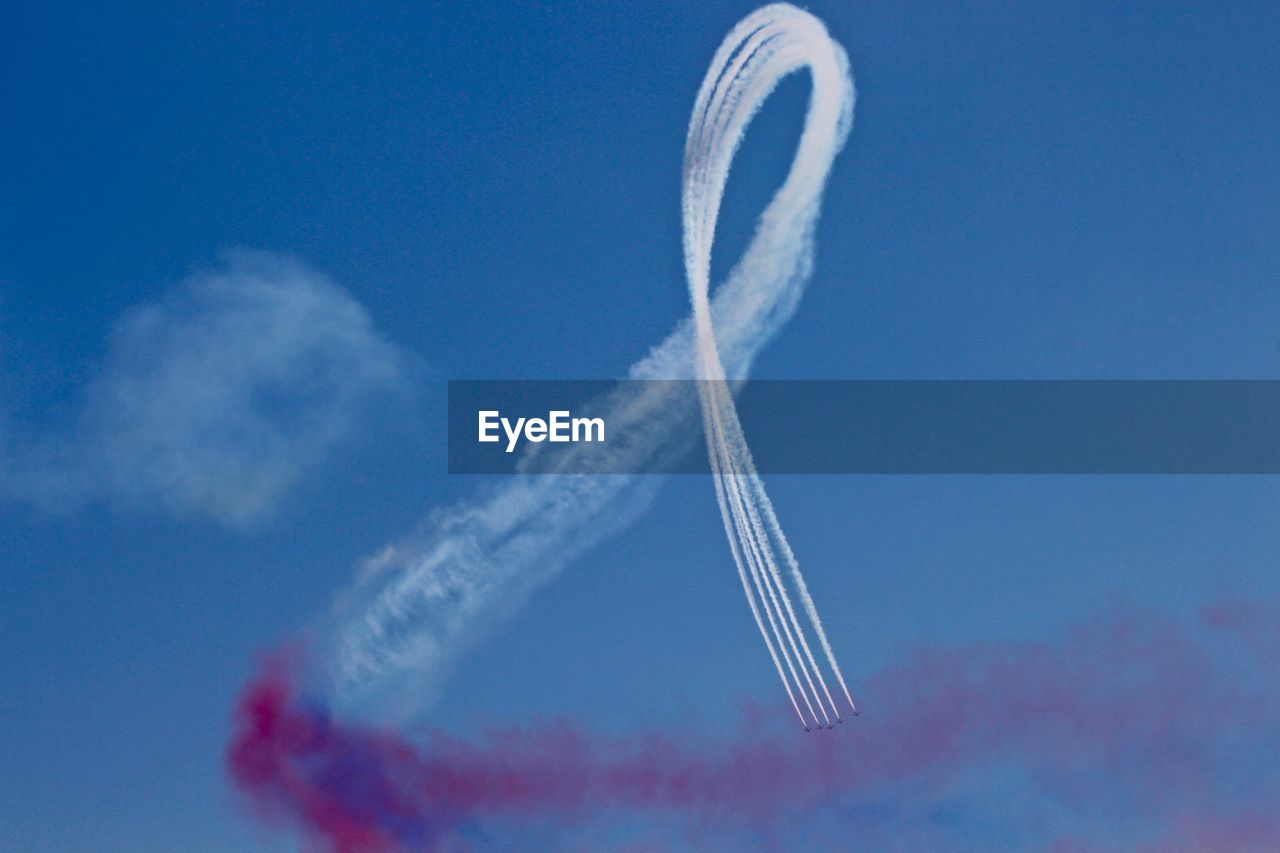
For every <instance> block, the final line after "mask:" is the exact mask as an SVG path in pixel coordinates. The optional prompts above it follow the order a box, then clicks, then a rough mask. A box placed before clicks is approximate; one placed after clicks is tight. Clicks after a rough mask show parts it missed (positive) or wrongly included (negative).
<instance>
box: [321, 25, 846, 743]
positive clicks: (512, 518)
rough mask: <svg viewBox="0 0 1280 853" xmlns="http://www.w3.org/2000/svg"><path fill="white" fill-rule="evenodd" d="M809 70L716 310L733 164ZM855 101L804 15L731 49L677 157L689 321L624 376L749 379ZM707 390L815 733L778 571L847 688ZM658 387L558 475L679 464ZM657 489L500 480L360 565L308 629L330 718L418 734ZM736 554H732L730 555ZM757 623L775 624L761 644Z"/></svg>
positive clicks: (669, 410)
mask: <svg viewBox="0 0 1280 853" xmlns="http://www.w3.org/2000/svg"><path fill="white" fill-rule="evenodd" d="M804 68H807V69H808V70H809V71H810V73H811V75H812V77H813V90H812V95H811V97H810V102H809V109H808V114H807V115H806V118H805V126H804V131H803V135H802V136H801V139H800V143H799V147H798V149H797V152H796V155H795V159H794V162H793V164H792V166H791V170H790V173H789V174H788V176H787V178H786V181H785V182H784V184H783V185H782V187H781V188H780V189H779V190H778V192H777V193H776V195H775V196H774V198H773V199H772V201H771V202H770V203H769V205H768V207H767V208H766V209H765V210H764V212H763V213H762V214H761V216H760V220H759V223H758V225H757V228H756V233H755V235H754V237H753V239H752V241H751V244H750V245H749V246H748V247H747V249H746V251H745V252H744V253H743V255H742V257H741V258H740V259H739V260H738V262H737V264H736V265H734V267H733V269H732V270H731V271H730V272H729V274H728V276H727V277H726V279H725V281H724V282H723V283H721V284H720V286H719V287H717V288H716V291H715V293H714V295H709V290H710V288H709V281H708V273H709V267H710V249H711V241H712V235H713V234H714V232H715V222H716V216H717V214H718V211H719V206H720V199H721V195H722V194H723V190H724V185H725V180H726V178H727V176H728V170H729V163H730V161H731V160H732V158H733V153H734V150H735V149H736V147H737V145H738V143H739V142H740V141H741V139H742V136H743V134H744V132H745V131H746V128H747V126H748V124H749V123H750V121H751V119H752V117H753V116H754V115H755V112H756V110H757V109H758V108H759V106H760V105H761V103H762V102H763V101H764V100H765V99H766V98H767V97H768V95H769V93H770V92H772V90H773V88H774V87H775V86H776V85H777V83H778V81H779V80H780V79H781V78H782V77H784V76H785V75H787V74H789V73H791V72H793V71H798V70H801V69H804ZM853 100H854V97H853V84H852V82H851V80H850V77H849V74H848V63H847V61H846V59H845V55H844V52H843V51H842V50H841V49H840V47H839V46H838V45H837V44H835V42H833V41H832V40H831V39H830V37H829V36H828V35H827V33H826V30H825V29H824V28H823V26H822V24H821V23H820V22H819V21H818V20H817V19H816V18H814V17H813V16H812V15H809V14H808V13H806V12H802V11H800V10H798V9H796V8H794V7H792V6H787V5H785V4H774V5H770V6H766V7H764V8H762V9H760V10H759V11H757V12H755V13H753V14H752V15H750V16H749V17H747V18H746V19H745V20H743V21H742V22H741V23H740V24H738V26H737V27H735V28H734V30H733V31H732V32H731V33H730V35H729V37H728V38H727V39H726V40H725V42H724V44H723V45H721V47H720V49H719V51H718V52H717V53H716V55H715V59H714V60H713V62H712V64H711V71H710V72H709V73H708V75H707V78H706V80H705V81H704V82H703V84H702V88H701V91H700V92H699V94H698V98H697V101H696V105H695V108H694V112H693V117H692V119H691V122H690V126H689V135H688V139H687V142H686V157H685V164H684V196H683V208H684V218H685V259H686V265H687V266H688V268H689V286H690V292H691V294H692V298H693V316H692V317H691V318H689V319H686V320H685V321H684V322H682V323H681V324H680V325H679V326H678V327H677V328H676V330H675V331H674V332H673V333H672V334H671V335H670V336H669V337H668V338H667V339H666V340H665V341H663V342H662V343H661V344H659V345H658V346H657V347H655V348H654V349H653V351H652V352H651V353H650V354H649V355H648V356H647V357H646V358H644V359H643V360H641V361H640V362H638V363H637V364H635V365H634V366H633V367H632V368H631V371H630V376H631V378H633V379H689V378H703V379H712V378H717V377H718V378H723V377H725V376H731V377H734V378H742V377H745V376H746V375H747V374H748V372H749V371H750V368H751V365H752V362H753V361H754V360H755V357H756V355H757V354H758V353H759V352H760V350H761V349H763V347H764V346H765V345H766V344H767V343H768V342H769V340H770V339H772V338H773V336H774V335H775V334H776V333H777V331H778V330H779V329H780V328H781V327H782V325H783V324H784V323H786V321H787V320H788V319H789V318H790V317H791V314H792V313H793V312H794V310H795V307H796V305H797V303H798V301H799V299H800V296H801V293H802V291H803V288H804V285H805V282H806V281H807V280H808V278H809V274H810V271H811V269H812V256H813V229H814V224H815V222H816V220H817V215H818V206H819V202H820V199H821V194H822V189H823V185H824V183H825V180H826V176H827V173H828V171H829V170H830V168H831V162H832V160H833V159H834V157H835V155H836V153H837V152H838V151H839V149H840V147H841V145H842V144H843V141H844V139H845V137H846V136H847V134H848V132H849V127H850V124H851V122H852V116H853ZM712 328H714V329H715V334H714V335H713V334H712V333H711V329H712ZM711 384H712V386H713V388H714V389H715V390H714V391H713V392H712V393H714V394H715V395H718V396H715V397H713V398H712V399H711V400H710V402H711V405H707V402H708V401H706V400H704V401H703V404H702V406H701V409H702V417H703V419H704V427H705V432H706V434H707V436H708V440H709V441H710V442H711V444H710V445H709V446H711V447H712V448H715V450H714V451H713V452H712V454H711V459H712V464H713V466H718V467H716V470H717V471H718V472H719V473H718V475H717V476H716V482H717V487H716V488H717V491H718V493H720V492H723V494H721V495H720V506H721V510H722V515H724V517H725V518H726V526H728V525H729V521H728V519H729V518H730V517H731V518H732V519H733V524H734V525H735V526H734V528H733V530H734V531H735V532H733V533H731V535H730V542H731V546H732V547H731V550H732V551H733V553H734V561H735V563H736V564H737V567H738V571H739V574H740V576H741V578H742V581H743V587H744V591H745V592H746V594H747V599H748V602H749V603H750V605H751V608H752V611H753V613H754V614H755V617H756V622H757V624H758V625H759V626H760V629H761V633H762V634H763V635H764V637H765V644H766V646H767V647H768V648H769V652H770V654H771V655H772V656H773V660H774V663H775V666H776V667H777V668H778V672H779V675H780V676H781V675H783V668H782V667H783V664H782V662H781V661H780V659H779V657H778V654H781V655H782V657H783V658H784V659H785V660H786V661H789V663H788V667H795V672H794V676H795V677H794V678H793V679H792V680H793V681H794V682H795V684H796V689H797V690H798V692H799V693H800V694H801V695H802V696H803V697H804V699H803V702H799V701H798V700H797V697H796V696H795V695H792V704H793V706H794V707H795V708H796V713H797V714H799V715H800V716H801V719H802V720H804V719H805V716H804V714H802V713H801V711H800V707H801V704H803V705H805V706H806V708H807V709H808V710H809V714H810V716H811V717H813V718H814V719H817V716H816V714H815V710H814V709H813V707H812V706H813V705H817V706H818V707H821V708H823V710H822V714H824V715H826V714H828V713H829V711H835V703H834V702H833V701H831V696H830V691H829V690H828V689H827V685H826V681H825V679H824V677H823V675H822V673H821V672H820V671H819V670H818V667H817V664H816V661H815V659H814V656H813V654H812V652H811V651H810V648H809V642H808V640H807V639H806V637H805V635H804V633H803V632H802V631H801V630H800V625H799V622H798V621H797V620H796V618H795V614H794V612H793V607H792V604H791V594H790V593H788V591H787V588H786V586H785V584H784V582H783V577H782V573H781V572H780V571H779V568H778V567H779V565H780V564H781V563H785V564H786V567H787V576H788V577H789V579H790V582H791V585H792V587H793V589H794V592H795V594H797V595H798V596H799V598H800V602H801V604H802V605H803V607H804V610H805V613H806V615H807V616H808V618H809V620H810V622H811V624H812V626H813V629H814V631H815V634H816V636H817V638H818V641H819V644H820V645H821V647H822V650H823V652H824V653H825V655H826V658H827V661H828V663H829V664H830V666H831V668H832V671H833V672H834V673H835V675H836V679H837V681H838V683H839V684H840V686H841V688H844V679H843V678H842V677H841V675H840V671H839V668H838V667H837V666H836V664H835V658H834V655H833V654H832V652H831V647H830V644H829V643H828V642H827V638H826V635H825V634H824V633H823V631H822V627H821V623H820V622H818V619H817V612H816V610H815V609H814V607H813V602H812V600H811V599H810V597H809V594H808V591H807V590H806V589H805V586H804V580H803V578H801V576H800V573H799V568H798V565H797V563H796V561H795V559H794V556H793V555H792V553H791V549H790V547H789V546H788V545H787V542H786V539H785V537H784V536H783V535H782V530H781V527H780V526H779V525H778V523H777V518H776V517H775V515H774V512H773V508H772V506H771V505H770V504H769V501H768V497H767V496H766V495H765V494H764V489H763V486H762V485H761V484H760V482H759V480H758V478H757V477H756V476H755V474H754V468H753V466H752V465H751V460H750V454H749V453H748V452H747V449H746V444H745V442H744V441H743V440H742V437H741V428H740V426H739V425H738V422H737V416H736V414H735V413H734V411H733V406H732V401H731V400H730V399H729V398H728V390H727V388H726V387H725V385H724V383H722V382H714V383H711ZM660 386H661V383H656V384H655V386H654V388H653V390H652V391H651V392H650V393H649V394H647V395H645V396H643V397H641V398H640V399H636V397H635V396H634V395H628V396H626V397H623V396H621V395H616V396H613V397H606V398H605V399H603V400H597V401H594V403H593V408H594V409H595V411H594V413H595V414H598V415H602V416H604V417H605V418H606V419H607V420H608V421H609V423H610V424H611V425H613V424H615V423H616V424H618V429H619V431H620V432H625V433H628V434H638V433H643V434H644V435H645V436H646V438H645V440H643V441H639V442H636V443H635V444H633V445H631V446H628V447H625V448H608V449H604V450H601V449H600V448H599V447H596V446H592V445H575V446H574V449H573V450H571V451H570V453H569V454H566V456H564V457H561V458H562V459H563V460H564V466H565V467H564V468H563V469H557V470H567V471H572V470H574V464H575V462H576V461H577V458H576V457H575V454H597V453H602V452H603V453H608V454H612V455H614V456H615V457H616V458H615V459H613V460H612V461H611V463H610V465H609V466H608V467H611V468H612V469H613V470H642V469H645V468H646V467H647V466H649V465H656V464H659V463H660V460H661V459H662V458H664V457H666V456H667V455H669V454H671V453H673V452H676V450H677V449H678V445H679V444H680V443H681V442H682V441H684V440H686V438H687V437H688V436H689V435H690V433H691V430H690V426H696V424H697V423H698V419H699V404H698V402H696V401H694V400H692V399H689V400H686V399H683V398H682V397H680V398H675V399H673V393H674V392H672V391H671V390H670V389H665V388H663V387H660ZM636 425H641V426H642V427H643V429H636ZM624 427H625V428H624ZM526 461H528V460H526ZM582 470H590V466H584V467H583V469H582ZM597 470H598V468H597ZM654 489H655V483H654V481H653V478H636V477H626V476H598V475H595V476H582V475H572V474H565V473H556V474H554V475H550V476H541V477H533V478H515V479H513V480H509V481H507V482H505V483H504V484H502V485H501V486H499V487H497V488H495V489H494V490H493V491H491V492H490V493H488V494H487V495H485V496H484V497H483V498H482V499H481V500H478V501H476V502H472V503H466V504H459V505H457V506H454V507H452V508H450V509H447V510H444V511H442V512H439V513H437V514H435V515H434V516H432V517H431V518H430V519H428V521H427V522H426V523H425V524H424V525H423V528H422V530H421V531H420V532H419V534H418V535H416V536H414V537H411V538H409V539H406V540H404V541H402V542H399V543H396V544H394V545H392V546H389V547H387V548H386V549H384V550H383V552H382V553H380V554H379V555H378V556H377V557H375V558H374V559H372V560H370V561H369V564H368V566H367V567H366V569H365V571H364V572H362V573H361V576H360V577H358V578H357V580H356V582H355V584H354V585H353V586H352V587H351V588H350V589H349V590H347V591H346V592H345V593H343V594H342V595H341V596H339V598H338V600H337V602H336V603H335V607H334V609H333V612H332V613H331V614H330V615H329V617H328V620H327V622H326V624H324V625H321V626H319V630H318V631H317V634H318V636H319V637H320V638H321V642H322V643H324V644H325V645H327V646H328V649H327V654H325V653H323V652H322V654H321V655H320V656H319V657H320V660H321V661H322V662H327V664H326V665H327V667H328V669H327V671H326V672H322V673H319V674H318V675H319V677H320V678H321V679H322V680H325V681H328V682H329V684H330V692H331V693H332V695H333V699H334V701H335V703H336V705H337V706H338V707H339V708H340V709H341V710H343V711H344V712H346V713H358V714H365V715H372V716H376V717H383V718H386V717H398V718H400V719H408V718H412V717H413V716H414V715H415V714H416V713H417V712H418V711H420V710H421V709H422V707H423V705H424V704H425V703H426V702H428V701H429V700H430V699H431V698H433V693H434V691H435V690H437V689H438V688H439V685H440V683H441V682H442V681H443V676H444V675H445V674H446V670H447V669H448V667H449V666H450V665H451V663H452V662H453V661H454V660H456V658H457V656H459V655H461V654H463V653H465V652H466V651H467V649H468V647H469V646H470V645H471V644H472V643H473V642H475V641H476V640H478V639H479V638H480V637H481V636H483V634H484V633H485V632H486V631H488V630H490V629H491V628H492V626H493V625H494V624H495V622H496V621H498V620H499V619H502V618H504V617H505V616H507V615H509V614H510V613H511V612H513V611H514V610H516V609H518V608H519V607H520V605H521V604H523V602H524V601H525V599H526V598H527V597H528V595H529V594H530V593H531V592H532V591H533V590H534V589H536V588H537V587H538V586H540V585H541V584H543V583H545V582H546V581H547V580H549V579H550V578H551V577H554V576H555V575H556V574H557V573H558V572H559V571H560V570H561V569H562V568H564V566H565V565H566V564H567V563H568V562H569V561H571V560H573V559H575V558H576V557H578V556H579V555H581V554H582V553H583V552H584V551H586V550H588V549H589V548H591V547H593V546H594V545H595V544H597V543H599V542H600V541H602V540H603V539H605V538H607V537H608V536H610V535H612V534H613V533H614V532H616V531H617V530H618V529H620V528H621V527H623V526H625V525H627V524H629V523H630V522H631V520H632V519H634V518H635V517H636V516H637V515H638V514H639V513H640V512H641V511H643V509H644V508H645V506H646V505H647V503H648V501H649V500H650V499H651V497H652V494H653V491H654ZM726 506H728V507H730V509H729V510H726V509H725V507H726ZM739 527H740V529H741V532H740V533H738V532H736V531H737V530H738V529H739ZM735 539H736V540H740V542H741V547H738V546H734V545H733V542H734V540H735ZM779 555H780V556H781V558H782V559H779ZM753 586H754V587H755V588H756V591H755V592H753V591H752V587H753ZM757 597H758V598H759V603H757V601H756V599H757ZM775 599H776V601H775ZM761 607H763V609H764V610H763V612H764V614H765V616H767V617H768V619H769V620H770V621H771V622H774V623H777V627H776V629H775V635H774V637H773V638H772V639H771V638H770V635H769V633H768V631H767V629H766V628H765V622H764V617H762V613H761V610H760V608H761ZM775 644H776V646H777V648H776V649H775ZM783 682H784V683H787V678H786V677H785V676H783ZM815 687H816V688H818V689H814V688H815ZM788 693H791V688H790V687H788ZM845 695H846V697H848V695H849V694H848V690H847V688H845ZM824 699H825V700H826V704H825V705H824V704H823V700H824ZM849 701H850V704H851V705H852V699H850V700H849ZM836 716H837V717H838V716H839V715H838V712H837V714H836ZM823 719H827V717H825V716H824V717H823Z"/></svg>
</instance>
